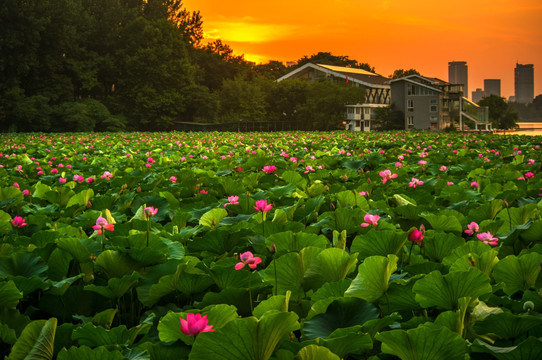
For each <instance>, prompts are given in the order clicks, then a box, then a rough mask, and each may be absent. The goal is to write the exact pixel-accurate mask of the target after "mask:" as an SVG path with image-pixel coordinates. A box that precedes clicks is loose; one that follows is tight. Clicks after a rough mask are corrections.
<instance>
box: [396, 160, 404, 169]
mask: <svg viewBox="0 0 542 360" xmlns="http://www.w3.org/2000/svg"><path fill="white" fill-rule="evenodd" d="M402 166H403V164H402V163H401V162H400V161H397V162H396V163H395V167H396V168H401V167H402Z"/></svg>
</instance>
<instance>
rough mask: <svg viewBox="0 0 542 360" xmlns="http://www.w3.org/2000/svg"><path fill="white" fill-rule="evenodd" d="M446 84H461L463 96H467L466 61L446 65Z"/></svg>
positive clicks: (467, 76)
mask: <svg viewBox="0 0 542 360" xmlns="http://www.w3.org/2000/svg"><path fill="white" fill-rule="evenodd" d="M448 82H450V83H452V84H463V94H464V95H463V96H465V97H468V96H469V67H468V66H467V62H466V61H450V62H449V63H448Z"/></svg>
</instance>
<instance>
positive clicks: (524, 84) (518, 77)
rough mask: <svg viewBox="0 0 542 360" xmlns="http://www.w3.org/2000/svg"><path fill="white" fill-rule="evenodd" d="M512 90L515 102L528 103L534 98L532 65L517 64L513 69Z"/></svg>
mask: <svg viewBox="0 0 542 360" xmlns="http://www.w3.org/2000/svg"><path fill="white" fill-rule="evenodd" d="M514 88H515V93H516V102H518V103H525V104H526V103H530V102H532V101H533V98H534V65H533V64H525V65H522V64H518V63H516V68H515V69H514Z"/></svg>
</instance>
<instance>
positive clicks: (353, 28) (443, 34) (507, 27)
mask: <svg viewBox="0 0 542 360" xmlns="http://www.w3.org/2000/svg"><path fill="white" fill-rule="evenodd" d="M184 5H185V7H186V8H187V9H188V10H190V11H192V10H200V12H201V15H202V16H203V27H204V31H205V35H206V37H207V39H222V41H224V42H226V43H227V44H229V45H230V46H231V47H232V49H233V50H234V52H235V53H236V54H238V55H240V54H244V55H245V59H247V60H250V61H255V62H257V63H260V62H267V61H268V60H279V61H283V62H286V61H296V60H298V59H299V58H301V57H303V56H304V55H307V56H310V55H312V54H315V53H317V52H319V51H328V52H331V53H333V54H334V55H346V56H348V57H350V58H351V59H355V60H357V61H359V62H367V63H369V64H370V65H371V66H374V67H375V69H376V72H378V73H379V74H382V75H384V76H388V75H390V74H391V73H393V71H394V70H396V69H400V68H403V69H410V68H415V69H417V70H418V71H419V72H420V73H422V75H427V76H434V77H439V78H442V79H444V80H447V79H448V62H449V61H454V60H461V61H467V64H468V66H469V96H470V92H471V91H474V90H475V89H476V88H483V79H495V78H496V79H501V86H502V93H501V95H502V96H504V97H506V98H508V97H509V96H511V95H514V67H515V65H516V62H519V63H520V64H534V69H535V70H534V73H535V80H534V81H535V96H536V95H538V94H541V93H542V26H541V25H540V21H541V20H542V2H540V0H516V1H512V0H456V1H453V2H441V1H433V0H381V1H365V0H332V1H322V0H313V1H305V0H303V1H284V0H277V1H274V2H255V1H247V0H239V1H235V2H217V1H211V0H197V1H196V0H185V1H184Z"/></svg>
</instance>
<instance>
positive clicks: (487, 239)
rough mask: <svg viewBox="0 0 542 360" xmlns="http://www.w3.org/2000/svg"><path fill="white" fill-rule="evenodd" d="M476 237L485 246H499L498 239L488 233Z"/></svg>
mask: <svg viewBox="0 0 542 360" xmlns="http://www.w3.org/2000/svg"><path fill="white" fill-rule="evenodd" d="M476 237H477V238H478V240H480V241H482V242H483V243H484V244H489V245H492V246H495V245H498V241H499V239H498V238H496V237H493V235H492V234H491V233H490V232H489V231H488V232H485V233H480V234H477V235H476Z"/></svg>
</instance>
